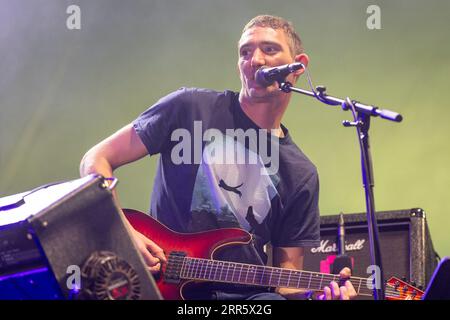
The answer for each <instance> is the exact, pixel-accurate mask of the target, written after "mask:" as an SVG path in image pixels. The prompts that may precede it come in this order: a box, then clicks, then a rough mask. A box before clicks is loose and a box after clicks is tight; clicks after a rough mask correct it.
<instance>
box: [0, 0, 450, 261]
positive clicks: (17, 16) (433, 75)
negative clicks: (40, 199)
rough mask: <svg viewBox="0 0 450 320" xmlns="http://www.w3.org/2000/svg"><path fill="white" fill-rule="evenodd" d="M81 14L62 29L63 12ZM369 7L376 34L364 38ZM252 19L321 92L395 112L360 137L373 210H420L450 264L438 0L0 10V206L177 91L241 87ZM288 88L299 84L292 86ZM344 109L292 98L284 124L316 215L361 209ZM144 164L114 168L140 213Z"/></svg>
mask: <svg viewBox="0 0 450 320" xmlns="http://www.w3.org/2000/svg"><path fill="white" fill-rule="evenodd" d="M71 4H76V5H78V6H79V7H80V8H81V29H80V30H68V29H67V27H66V20H67V18H68V16H69V14H67V13H66V9H67V7H68V6H69V5H71ZM369 5H378V6H379V7H380V9H381V16H380V17H381V29H380V30H369V29H368V28H367V25H366V20H367V18H368V17H369V14H368V13H366V9H367V7H368V6H369ZM263 13H269V14H275V15H281V16H284V17H286V18H287V19H289V20H291V21H292V22H293V23H294V25H295V26H296V28H297V30H298V32H299V33H300V34H301V36H302V39H303V41H304V44H305V47H306V51H307V53H308V54H309V56H310V58H311V62H310V71H311V73H312V76H313V80H314V82H315V84H316V85H318V84H324V85H326V86H327V87H328V91H329V93H330V94H333V95H336V96H339V97H345V96H350V97H352V98H353V99H357V100H360V101H362V102H367V103H372V104H375V105H379V106H381V107H384V108H387V109H392V110H395V111H398V112H400V113H402V114H403V116H404V121H403V122H402V123H400V124H395V123H391V122H388V121H385V120H381V119H374V120H373V124H372V128H371V142H372V155H373V164H374V170H375V200H376V208H377V210H378V211H381V210H394V209H406V208H413V207H421V208H423V209H424V210H425V211H426V213H427V218H428V223H429V227H430V230H431V235H432V240H433V243H434V246H435V248H436V250H437V252H438V253H439V254H440V255H441V256H444V255H450V236H449V229H450V228H449V224H450V223H449V221H450V199H449V193H450V192H449V187H450V172H449V166H450V148H449V142H448V140H449V137H450V125H449V116H450V106H449V102H448V101H449V99H448V97H447V94H448V91H447V90H449V79H448V77H449V75H450V44H449V43H450V41H449V36H448V30H449V29H450V28H449V27H450V23H449V20H450V19H449V17H450V2H448V1H442V0H430V1H419V0H396V1H375V0H373V1H362V0H345V1H317V0H315V1H312V0H311V1H306V0H279V1H266V0H240V1H235V0H228V1H213V0H184V1H182V0H149V1H136V0H130V1H119V0H117V1H116V0H114V1H113V0H91V1H87V0H86V1H81V0H80V1H76V0H73V1H61V0H34V1H32V0H28V1H24V0H0V46H1V50H0V197H3V196H6V195H10V194H15V193H19V192H22V191H26V190H29V189H32V188H34V187H37V186H39V185H43V184H46V183H48V182H53V181H59V180H66V179H75V178H77V177H78V165H79V162H80V159H81V157H82V156H83V154H84V153H85V152H86V151H87V150H88V149H89V148H90V147H91V146H92V145H94V144H95V143H97V142H98V141H100V139H102V138H104V137H106V136H108V135H110V134H111V133H113V132H114V131H115V130H116V129H118V128H120V127H122V126H124V125H125V124H127V123H128V122H130V121H132V120H133V119H134V118H135V117H137V116H138V115H139V114H140V113H141V112H142V111H144V110H145V109H146V108H147V107H148V106H150V105H151V104H153V103H154V102H155V101H156V100H157V99H158V98H159V97H161V96H163V95H165V94H167V93H169V92H170V91H172V90H175V89H177V88H179V87H181V86H188V87H193V86H199V87H208V88H212V89H216V90H224V89H227V88H229V89H234V90H239V87H240V82H239V77H238V73H237V67H236V60H237V50H236V43H237V40H238V39H239V36H240V32H241V29H242V27H243V25H244V24H245V23H246V22H247V21H248V20H249V19H250V18H252V17H253V16H255V15H258V14H263ZM299 85H300V86H301V87H303V88H306V81H305V79H302V80H301V81H299ZM345 119H350V113H349V112H343V111H342V110H340V109H339V108H337V107H327V106H324V105H322V104H321V103H319V102H317V101H315V100H313V99H311V98H309V97H305V96H300V95H298V96H295V97H294V98H293V101H292V103H291V105H290V107H289V109H288V112H287V115H286V117H285V121H284V124H285V125H286V126H287V127H288V128H290V131H291V134H292V135H293V137H294V140H295V141H296V142H297V143H298V144H299V145H300V146H301V148H302V149H303V150H304V151H305V153H306V154H307V155H308V156H309V157H310V158H311V160H312V161H313V162H314V163H315V164H316V165H317V167H318V170H319V174H320V179H321V195H320V207H321V212H322V214H337V213H339V212H340V211H342V212H344V213H353V212H363V211H364V210H365V202H364V193H363V188H362V183H361V171H360V160H359V148H358V142H357V137H356V133H355V131H354V129H351V128H344V127H343V126H342V125H341V121H342V120H345ZM155 164H156V158H147V159H144V160H142V161H140V162H137V163H135V164H132V165H130V166H128V167H126V168H122V169H119V170H118V171H117V176H118V177H119V179H120V183H119V186H118V189H119V194H120V199H121V202H122V205H123V206H125V207H132V208H136V209H140V210H148V207H149V194H150V192H151V189H152V181H153V177H154V173H155Z"/></svg>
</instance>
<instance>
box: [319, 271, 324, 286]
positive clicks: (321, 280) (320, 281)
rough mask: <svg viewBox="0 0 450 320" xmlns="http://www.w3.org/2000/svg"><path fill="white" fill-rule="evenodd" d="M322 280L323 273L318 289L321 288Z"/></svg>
mask: <svg viewBox="0 0 450 320" xmlns="http://www.w3.org/2000/svg"><path fill="white" fill-rule="evenodd" d="M322 281H323V274H322V278H321V279H320V284H319V289H322Z"/></svg>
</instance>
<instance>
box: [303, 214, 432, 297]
mask: <svg viewBox="0 0 450 320" xmlns="http://www.w3.org/2000/svg"><path fill="white" fill-rule="evenodd" d="M375 216H376V219H377V224H378V229H379V238H380V247H381V248H380V249H381V256H382V264H383V271H384V277H385V280H387V279H389V278H390V277H391V276H395V277H398V278H405V279H406V281H409V282H414V283H416V286H418V287H423V288H425V287H426V285H427V284H428V282H429V281H430V278H431V276H432V274H433V271H434V269H435V268H436V265H437V260H436V255H435V251H434V249H433V244H432V241H431V238H430V233H429V230H428V226H427V222H426V218H425V212H424V211H423V210H422V209H418V208H414V209H406V210H395V211H383V212H377V213H376V215H375ZM338 219H339V216H338V215H330V216H321V217H320V236H321V241H320V246H319V247H314V248H308V249H307V250H306V251H305V258H304V269H305V270H311V271H317V272H319V271H322V272H326V271H327V270H324V268H323V267H324V265H325V266H326V262H327V261H332V259H330V258H334V256H335V255H336V254H337V243H338V238H337V235H338ZM344 219H345V249H346V254H347V255H348V256H350V257H351V258H352V260H353V273H352V274H353V275H354V276H358V277H366V278H368V277H369V276H371V272H370V273H369V272H367V268H368V267H369V266H370V265H371V257H370V246H369V235H368V227H367V220H366V213H353V214H344ZM321 266H322V268H321Z"/></svg>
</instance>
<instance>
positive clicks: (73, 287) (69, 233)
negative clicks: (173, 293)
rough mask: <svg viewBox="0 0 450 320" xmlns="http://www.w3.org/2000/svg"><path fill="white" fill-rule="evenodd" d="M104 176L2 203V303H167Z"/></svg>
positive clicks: (50, 187)
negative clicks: (36, 301)
mask: <svg viewBox="0 0 450 320" xmlns="http://www.w3.org/2000/svg"><path fill="white" fill-rule="evenodd" d="M111 188H112V186H110V185H109V184H108V183H107V181H106V179H104V178H103V177H102V176H99V175H90V176H87V177H84V178H81V179H76V180H73V181H69V182H64V183H59V184H54V185H48V186H42V187H39V188H37V189H35V190H32V191H30V192H25V193H22V194H18V195H14V196H9V197H6V198H2V199H0V298H1V299H94V300H97V299H109V300H119V299H152V300H153V299H161V295H160V293H159V290H158V288H157V287H156V284H155V282H154V279H153V277H152V275H151V274H150V273H149V271H148V269H147V267H146V265H145V262H144V260H143V258H142V257H141V255H140V254H139V252H138V250H137V249H136V247H135V245H134V242H133V240H132V238H131V236H130V234H129V233H128V230H127V228H126V225H125V219H126V218H125V217H124V216H123V214H122V212H121V211H120V209H119V208H118V207H117V205H116V203H115V201H114V200H113V197H112V191H111Z"/></svg>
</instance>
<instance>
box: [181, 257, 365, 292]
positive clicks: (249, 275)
mask: <svg viewBox="0 0 450 320" xmlns="http://www.w3.org/2000/svg"><path fill="white" fill-rule="evenodd" d="M172 262H173V263H175V264H179V265H178V268H176V269H178V270H179V271H180V273H179V276H180V278H182V279H191V280H205V281H216V282H226V283H237V284H245V285H254V286H265V287H285V288H297V289H308V290H314V291H320V290H322V289H323V287H324V286H326V285H329V284H330V282H331V281H336V282H338V283H339V281H340V277H339V275H333V274H326V273H317V272H310V271H300V270H291V269H284V268H275V267H267V266H258V265H250V264H244V263H235V262H228V261H218V260H209V259H201V258H191V257H179V260H178V261H172ZM351 281H352V283H353V286H354V287H355V290H356V292H357V294H358V295H367V296H371V295H372V289H370V288H369V286H368V285H367V282H368V279H366V278H357V277H352V278H351Z"/></svg>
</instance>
